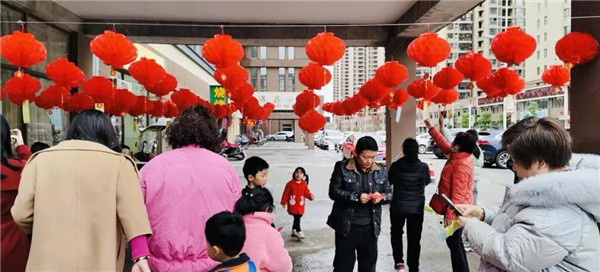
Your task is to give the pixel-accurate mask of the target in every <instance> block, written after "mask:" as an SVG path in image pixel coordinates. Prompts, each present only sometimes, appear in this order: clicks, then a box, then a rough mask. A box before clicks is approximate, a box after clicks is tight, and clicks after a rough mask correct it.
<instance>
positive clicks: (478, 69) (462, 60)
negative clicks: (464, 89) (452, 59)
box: [440, 52, 492, 87]
mask: <svg viewBox="0 0 600 272" xmlns="http://www.w3.org/2000/svg"><path fill="white" fill-rule="evenodd" d="M454 67H456V69H457V70H458V71H459V72H461V73H462V74H463V75H464V76H465V77H466V78H468V79H470V80H471V81H477V80H479V79H482V78H484V77H486V76H487V75H489V74H490V73H491V72H492V63H491V62H490V61H489V60H488V59H486V58H485V57H484V56H483V55H481V54H479V53H473V52H467V53H466V54H464V55H462V56H460V57H459V58H458V59H457V60H456V63H454ZM440 87H441V86H440Z"/></svg>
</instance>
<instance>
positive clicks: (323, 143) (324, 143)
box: [318, 129, 345, 150]
mask: <svg viewBox="0 0 600 272" xmlns="http://www.w3.org/2000/svg"><path fill="white" fill-rule="evenodd" d="M344 139H345V138H344V133H343V132H341V131H339V130H331V129H327V130H325V131H323V133H322V134H321V137H320V138H319V142H318V146H319V147H321V148H323V149H326V150H329V149H330V148H333V149H334V150H338V148H339V147H340V146H341V145H342V142H343V141H344Z"/></svg>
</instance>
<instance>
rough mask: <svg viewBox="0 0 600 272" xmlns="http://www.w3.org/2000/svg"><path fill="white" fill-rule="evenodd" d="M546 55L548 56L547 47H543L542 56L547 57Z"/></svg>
mask: <svg viewBox="0 0 600 272" xmlns="http://www.w3.org/2000/svg"><path fill="white" fill-rule="evenodd" d="M547 56H548V49H544V58H545V57H547ZM544 69H545V68H544Z"/></svg>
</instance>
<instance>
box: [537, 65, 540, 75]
mask: <svg viewBox="0 0 600 272" xmlns="http://www.w3.org/2000/svg"><path fill="white" fill-rule="evenodd" d="M537 73H538V76H539V75H540V67H538V68H537Z"/></svg>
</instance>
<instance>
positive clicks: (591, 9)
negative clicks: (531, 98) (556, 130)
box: [568, 1, 600, 154]
mask: <svg viewBox="0 0 600 272" xmlns="http://www.w3.org/2000/svg"><path fill="white" fill-rule="evenodd" d="M599 12H600V2H598V1H572V2H571V16H573V17H576V16H590V15H596V14H598V13H599ZM571 26H572V31H580V32H585V33H589V34H590V35H592V36H594V37H595V38H596V39H598V37H600V19H598V18H595V19H575V20H572V21H571ZM598 74H600V57H596V58H595V59H594V60H592V61H591V62H589V63H587V64H584V65H578V66H575V67H573V69H571V90H570V92H569V96H570V97H569V98H570V99H569V101H568V103H569V109H571V136H572V137H573V151H574V152H578V153H593V154H600V122H599V121H598V119H600V107H598V105H599V104H600V78H598Z"/></svg>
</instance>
